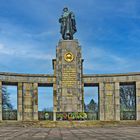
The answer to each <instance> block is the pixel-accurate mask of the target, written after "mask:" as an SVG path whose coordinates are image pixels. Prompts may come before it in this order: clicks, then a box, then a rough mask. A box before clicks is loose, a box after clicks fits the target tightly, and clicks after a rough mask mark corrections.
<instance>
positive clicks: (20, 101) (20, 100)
mask: <svg viewBox="0 0 140 140" xmlns="http://www.w3.org/2000/svg"><path fill="white" fill-rule="evenodd" d="M17 90H18V91H17V94H18V96H17V97H18V98H17V100H18V109H17V120H18V121H22V115H23V106H22V105H23V98H22V97H23V89H22V83H18V87H17Z"/></svg>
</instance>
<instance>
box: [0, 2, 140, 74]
mask: <svg viewBox="0 0 140 140" xmlns="http://www.w3.org/2000/svg"><path fill="white" fill-rule="evenodd" d="M64 6H67V7H69V9H70V10H72V11H74V13H75V15H76V22H77V29H78V32H77V33H76V34H75V38H76V39H78V40H79V43H80V45H81V46H82V54H83V58H84V73H87V74H88V73H90V74H91V73H93V74H96V73H125V72H139V71H140V61H137V60H139V59H140V55H139V54H140V39H139V38H140V10H139V7H140V1H139V0H113V1H112V0H106V1H105V0H87V1H80V0H76V1H75V0H71V1H68V0H61V1H60V0H1V3H0V71H4V72H18V73H46V74H52V73H53V70H52V62H51V61H52V59H53V58H55V52H56V45H57V43H58V41H59V39H60V38H61V35H60V33H59V28H60V25H59V23H58V18H59V16H60V15H61V13H62V9H63V7H64Z"/></svg>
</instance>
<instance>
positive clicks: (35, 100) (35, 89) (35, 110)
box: [33, 83, 38, 120]
mask: <svg viewBox="0 0 140 140" xmlns="http://www.w3.org/2000/svg"><path fill="white" fill-rule="evenodd" d="M33 119H34V120H38V83H33Z"/></svg>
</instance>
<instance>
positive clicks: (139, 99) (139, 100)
mask: <svg viewBox="0 0 140 140" xmlns="http://www.w3.org/2000/svg"><path fill="white" fill-rule="evenodd" d="M136 120H140V81H138V82H136Z"/></svg>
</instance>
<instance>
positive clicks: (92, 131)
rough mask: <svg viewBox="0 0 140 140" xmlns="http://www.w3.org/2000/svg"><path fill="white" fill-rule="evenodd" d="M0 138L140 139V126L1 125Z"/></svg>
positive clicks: (67, 139)
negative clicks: (23, 126) (60, 126)
mask: <svg viewBox="0 0 140 140" xmlns="http://www.w3.org/2000/svg"><path fill="white" fill-rule="evenodd" d="M0 140H140V127H104V128H97V127H94V128H21V127H19V128H18V127H0Z"/></svg>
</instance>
